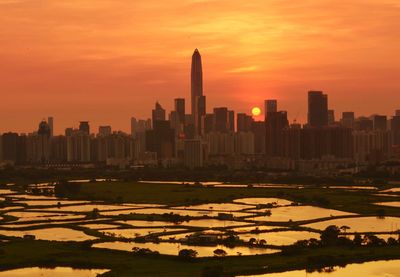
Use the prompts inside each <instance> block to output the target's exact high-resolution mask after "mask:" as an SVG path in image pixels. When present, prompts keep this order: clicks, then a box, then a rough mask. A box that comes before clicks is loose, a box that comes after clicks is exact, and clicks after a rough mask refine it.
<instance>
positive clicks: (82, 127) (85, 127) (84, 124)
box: [79, 121, 90, 135]
mask: <svg viewBox="0 0 400 277" xmlns="http://www.w3.org/2000/svg"><path fill="white" fill-rule="evenodd" d="M79 131H81V132H84V133H85V134H87V135H90V126H89V121H81V122H79Z"/></svg>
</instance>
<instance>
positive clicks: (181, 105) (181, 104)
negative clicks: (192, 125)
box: [174, 98, 185, 124]
mask: <svg viewBox="0 0 400 277" xmlns="http://www.w3.org/2000/svg"><path fill="white" fill-rule="evenodd" d="M174 104H175V111H176V113H177V115H178V120H179V123H180V124H185V98H176V99H174Z"/></svg>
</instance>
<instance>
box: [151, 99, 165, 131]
mask: <svg viewBox="0 0 400 277" xmlns="http://www.w3.org/2000/svg"><path fill="white" fill-rule="evenodd" d="M152 120H153V128H154V125H155V122H156V121H164V120H165V110H164V109H163V107H161V105H160V103H158V102H156V105H155V108H154V110H153V111H152Z"/></svg>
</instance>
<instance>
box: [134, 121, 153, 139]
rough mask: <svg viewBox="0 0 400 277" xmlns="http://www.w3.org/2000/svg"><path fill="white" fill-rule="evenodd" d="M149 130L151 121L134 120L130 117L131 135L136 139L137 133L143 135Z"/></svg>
mask: <svg viewBox="0 0 400 277" xmlns="http://www.w3.org/2000/svg"><path fill="white" fill-rule="evenodd" d="M150 129H151V119H150V118H149V119H146V120H145V119H136V118H134V117H131V135H132V137H136V135H137V133H145V132H146V130H150Z"/></svg>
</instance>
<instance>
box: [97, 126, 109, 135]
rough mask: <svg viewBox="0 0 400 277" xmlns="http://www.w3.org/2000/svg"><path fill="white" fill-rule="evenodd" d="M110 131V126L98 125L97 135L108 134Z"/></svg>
mask: <svg viewBox="0 0 400 277" xmlns="http://www.w3.org/2000/svg"><path fill="white" fill-rule="evenodd" d="M111 132H112V131H111V126H99V136H109V135H111Z"/></svg>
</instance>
